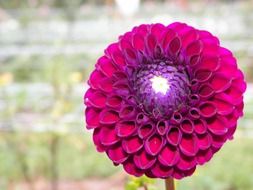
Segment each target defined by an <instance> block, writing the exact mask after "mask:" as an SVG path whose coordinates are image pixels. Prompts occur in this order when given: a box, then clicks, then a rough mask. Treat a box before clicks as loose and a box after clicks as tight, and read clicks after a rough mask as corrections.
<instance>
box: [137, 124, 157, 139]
mask: <svg viewBox="0 0 253 190" xmlns="http://www.w3.org/2000/svg"><path fill="white" fill-rule="evenodd" d="M154 128H155V126H154V124H153V123H145V124H143V125H141V126H140V127H139V129H138V135H139V137H140V138H141V139H145V138H147V137H148V136H150V135H151V134H152V133H153V131H154Z"/></svg>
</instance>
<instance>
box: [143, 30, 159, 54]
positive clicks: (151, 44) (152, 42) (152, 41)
mask: <svg viewBox="0 0 253 190" xmlns="http://www.w3.org/2000/svg"><path fill="white" fill-rule="evenodd" d="M145 43H146V47H147V51H148V52H149V53H150V54H151V55H152V52H154V49H155V47H156V45H157V39H156V37H155V36H154V35H153V34H149V35H148V36H147V37H146V40H145Z"/></svg>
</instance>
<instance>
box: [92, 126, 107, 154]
mask: <svg viewBox="0 0 253 190" xmlns="http://www.w3.org/2000/svg"><path fill="white" fill-rule="evenodd" d="M100 131H101V128H95V129H94V132H93V136H92V138H93V142H94V144H95V145H96V148H97V151H98V152H104V151H105V150H106V149H107V147H106V146H104V145H103V144H102V143H101V140H100Z"/></svg>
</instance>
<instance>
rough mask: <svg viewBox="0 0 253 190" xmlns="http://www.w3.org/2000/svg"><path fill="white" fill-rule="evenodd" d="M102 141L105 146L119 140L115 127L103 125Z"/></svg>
mask: <svg viewBox="0 0 253 190" xmlns="http://www.w3.org/2000/svg"><path fill="white" fill-rule="evenodd" d="M100 140H101V143H102V144H103V145H105V146H110V145H113V144H116V143H117V142H118V141H119V138H118V136H117V135H116V132H115V129H114V127H102V128H101V131H100Z"/></svg>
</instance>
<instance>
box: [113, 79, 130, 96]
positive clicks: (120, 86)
mask: <svg viewBox="0 0 253 190" xmlns="http://www.w3.org/2000/svg"><path fill="white" fill-rule="evenodd" d="M113 90H114V92H115V94H118V95H120V96H128V94H129V86H128V84H127V83H126V81H125V80H123V81H117V82H115V83H114V84H113Z"/></svg>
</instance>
